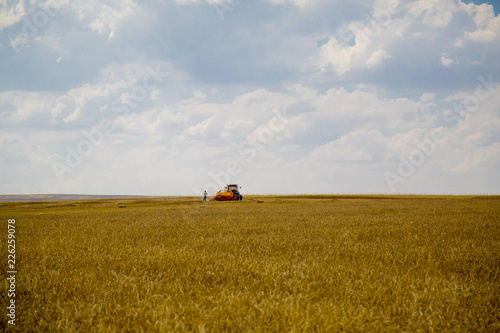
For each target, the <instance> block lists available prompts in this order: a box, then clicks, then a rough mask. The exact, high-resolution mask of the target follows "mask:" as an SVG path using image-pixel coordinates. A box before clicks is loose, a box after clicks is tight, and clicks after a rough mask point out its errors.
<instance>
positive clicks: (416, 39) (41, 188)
mask: <svg viewBox="0 0 500 333" xmlns="http://www.w3.org/2000/svg"><path fill="white" fill-rule="evenodd" d="M499 9H500V1H463V0H462V1H461V0H418V1H409V0H363V1H361V0H352V1H340V0H163V1H158V0H135V1H132V0H107V1H95V0H89V1H78V0H77V1H69V0H47V1H32V0H24V1H12V0H0V194H35V193H37V194H57V193H68V194H115V195H118V194H121V195H187V196H191V195H200V194H201V193H202V192H203V190H207V191H208V193H209V195H214V194H215V192H216V191H217V190H219V189H222V187H224V185H225V184H228V183H237V184H239V185H240V186H241V187H242V190H241V192H242V194H243V195H245V194H316V193H321V194H344V193H345V194H407V193H411V194H500V172H499V171H500V131H499V129H500V16H499Z"/></svg>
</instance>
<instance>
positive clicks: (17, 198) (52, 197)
mask: <svg viewBox="0 0 500 333" xmlns="http://www.w3.org/2000/svg"><path fill="white" fill-rule="evenodd" d="M137 197H141V196H138V195H86V194H4V195H0V202H29V201H58V200H88V199H113V198H137Z"/></svg>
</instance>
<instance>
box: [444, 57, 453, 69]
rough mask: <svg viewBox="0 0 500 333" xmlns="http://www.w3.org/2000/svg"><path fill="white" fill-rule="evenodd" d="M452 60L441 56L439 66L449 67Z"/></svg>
mask: <svg viewBox="0 0 500 333" xmlns="http://www.w3.org/2000/svg"><path fill="white" fill-rule="evenodd" d="M453 62H454V61H453V60H451V59H448V58H446V57H445V56H442V57H441V64H442V65H443V66H444V67H449V66H451V65H453Z"/></svg>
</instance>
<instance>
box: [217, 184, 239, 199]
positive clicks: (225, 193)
mask: <svg viewBox="0 0 500 333" xmlns="http://www.w3.org/2000/svg"><path fill="white" fill-rule="evenodd" d="M242 199H243V196H242V195H241V194H240V190H239V188H238V185H236V184H231V185H226V187H225V188H224V190H222V191H219V192H217V195H216V196H215V200H216V201H237V200H242Z"/></svg>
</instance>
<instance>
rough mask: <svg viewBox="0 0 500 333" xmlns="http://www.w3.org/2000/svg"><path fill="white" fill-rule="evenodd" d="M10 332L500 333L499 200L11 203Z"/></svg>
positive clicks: (2, 214)
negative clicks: (13, 249)
mask: <svg viewBox="0 0 500 333" xmlns="http://www.w3.org/2000/svg"><path fill="white" fill-rule="evenodd" d="M8 219H15V221H16V228H17V229H16V265H17V270H18V274H17V283H16V305H17V307H16V325H15V326H13V325H10V324H8V322H7V321H8V318H7V317H6V316H5V315H3V316H2V321H0V331H12V332H339V331H342V332H344V331H345V332H450V331H451V332H499V331H500V197H498V196H448V197H445V196H262V197H259V196H253V197H252V196H249V197H248V198H247V197H245V199H244V200H243V201H241V202H213V201H209V202H202V201H200V200H199V199H196V198H182V197H181V198H171V197H170V198H168V197H165V198H135V199H134V198H120V199H107V200H106V199H101V200H75V201H57V202H56V201H54V202H31V203H3V204H0V221H2V223H1V224H0V225H2V227H1V230H0V248H1V249H2V254H3V257H2V258H3V261H2V263H3V264H2V265H3V267H1V270H0V271H1V273H0V274H1V275H2V281H4V283H2V290H1V291H0V293H1V296H0V300H1V302H2V304H1V307H2V309H4V310H3V312H4V313H5V309H6V307H7V302H8V298H7V291H8V290H7V289H8V283H7V280H6V277H7V276H6V275H7V273H6V272H7V268H6V266H7V265H6V262H7V220H8Z"/></svg>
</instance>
